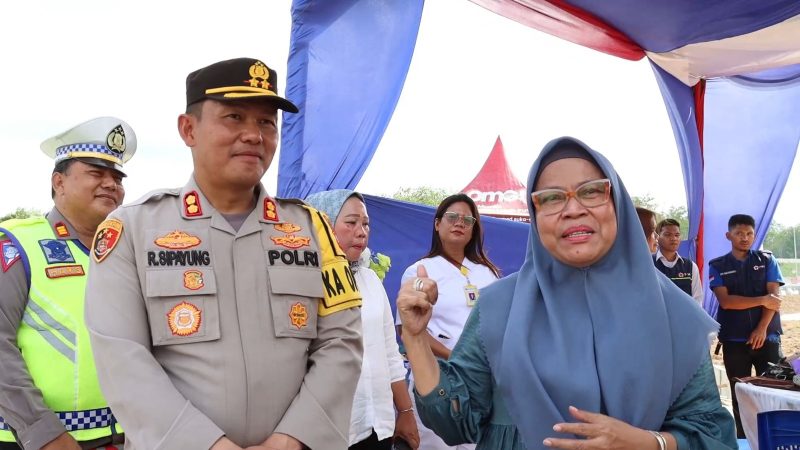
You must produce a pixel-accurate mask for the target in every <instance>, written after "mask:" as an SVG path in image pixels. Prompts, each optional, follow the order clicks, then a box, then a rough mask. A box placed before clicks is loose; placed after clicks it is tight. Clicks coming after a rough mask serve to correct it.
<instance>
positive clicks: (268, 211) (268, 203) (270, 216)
mask: <svg viewBox="0 0 800 450" xmlns="http://www.w3.org/2000/svg"><path fill="white" fill-rule="evenodd" d="M264 220H269V221H270V222H277V221H279V220H280V219H278V207H277V206H276V205H275V202H274V201H273V200H272V199H271V198H265V199H264Z"/></svg>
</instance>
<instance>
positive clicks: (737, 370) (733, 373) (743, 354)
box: [722, 341, 783, 439]
mask: <svg viewBox="0 0 800 450" xmlns="http://www.w3.org/2000/svg"><path fill="white" fill-rule="evenodd" d="M782 357H783V354H782V353H781V343H780V342H770V341H766V342H764V346H763V347H761V348H760V349H758V350H753V349H752V348H751V347H750V346H749V345H747V344H745V343H744V342H723V343H722V359H723V361H724V362H725V373H727V375H728V381H729V383H730V386H731V399H733V418H734V419H735V420H736V437H737V438H739V439H744V438H745V435H744V430H743V429H742V420H741V419H740V418H739V402H738V401H736V389H735V387H734V386H735V385H736V381H735V380H734V378H742V377H749V376H752V368H753V367H755V368H756V375H761V374H762V373H764V372H766V370H767V368H769V365H768V364H767V363H768V362H771V363H777V362H778V361H780V360H781V358H782Z"/></svg>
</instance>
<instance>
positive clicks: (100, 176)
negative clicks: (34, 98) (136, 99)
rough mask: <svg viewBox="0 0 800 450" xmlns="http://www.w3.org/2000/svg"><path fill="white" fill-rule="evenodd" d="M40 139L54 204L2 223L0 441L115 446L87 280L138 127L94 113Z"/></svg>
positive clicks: (73, 449) (116, 432) (0, 449)
mask: <svg viewBox="0 0 800 450" xmlns="http://www.w3.org/2000/svg"><path fill="white" fill-rule="evenodd" d="M41 149H42V151H44V153H45V154H47V156H49V157H50V158H53V159H54V160H55V167H54V168H53V174H52V176H51V189H52V191H51V192H52V197H53V203H54V205H53V209H51V210H50V212H49V213H47V216H46V217H32V218H28V219H12V220H8V221H5V222H3V223H0V367H2V369H0V450H9V449H19V448H20V447H22V448H24V449H25V450H31V449H32V450H39V449H43V450H78V449H81V448H83V449H93V448H97V447H102V448H114V447H112V446H111V444H122V441H123V437H122V436H121V435H120V433H121V429H120V427H119V425H118V424H117V423H116V421H115V419H114V416H113V414H112V413H111V410H110V409H109V408H108V404H107V403H106V401H105V400H104V399H103V396H102V393H101V391H100V386H99V384H98V381H97V375H96V373H95V368H94V359H93V357H92V353H91V346H90V345H89V333H88V332H87V330H86V327H85V325H84V321H83V317H84V290H85V287H86V274H87V272H88V269H89V256H88V255H89V246H91V243H92V238H93V237H94V234H95V231H96V230H97V226H98V225H99V224H100V223H101V222H102V221H103V220H104V219H105V218H106V216H107V215H108V213H110V212H111V211H113V210H114V209H115V208H117V207H118V206H119V205H120V204H121V203H122V200H123V198H124V197H125V190H124V189H123V187H122V179H123V178H124V177H125V174H124V173H123V172H122V165H123V163H124V162H126V161H128V160H129V159H130V158H131V157H132V156H133V154H134V152H135V151H136V135H135V134H134V132H133V129H131V127H130V126H129V125H128V124H127V123H125V122H124V121H122V120H120V119H117V118H115V117H98V118H96V119H92V120H89V121H86V122H83V123H81V124H78V125H76V126H75V127H72V128H70V129H69V130H67V131H64V132H63V133H59V134H58V135H56V136H53V137H52V138H50V139H47V140H46V141H44V142H43V143H42V145H41ZM15 442H16V443H15ZM106 446H108V447H106Z"/></svg>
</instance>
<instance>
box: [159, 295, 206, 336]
mask: <svg viewBox="0 0 800 450" xmlns="http://www.w3.org/2000/svg"><path fill="white" fill-rule="evenodd" d="M201 320H202V313H201V311H200V309H198V308H197V306H194V305H193V304H191V303H188V302H180V303H178V304H177V305H175V306H174V307H173V308H172V309H170V310H169V312H168V313H167V323H168V324H169V329H170V331H172V334H174V335H175V336H190V335H192V334H194V333H197V330H199V329H200V321H201Z"/></svg>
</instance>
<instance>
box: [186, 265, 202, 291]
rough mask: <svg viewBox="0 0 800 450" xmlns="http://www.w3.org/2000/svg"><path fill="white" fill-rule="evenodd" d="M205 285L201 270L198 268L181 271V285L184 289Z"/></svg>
mask: <svg viewBox="0 0 800 450" xmlns="http://www.w3.org/2000/svg"><path fill="white" fill-rule="evenodd" d="M205 285H206V284H205V282H204V281H203V272H201V271H199V270H187V271H186V272H183V287H185V288H186V289H189V290H192V291H196V290H198V289H200V288H201V287H203V286H205Z"/></svg>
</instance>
